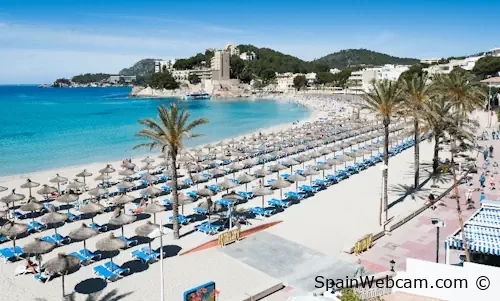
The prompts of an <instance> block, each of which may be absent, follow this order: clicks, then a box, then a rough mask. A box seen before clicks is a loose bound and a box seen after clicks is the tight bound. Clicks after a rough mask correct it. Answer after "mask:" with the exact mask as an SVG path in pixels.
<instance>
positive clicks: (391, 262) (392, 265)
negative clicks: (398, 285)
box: [389, 259, 396, 272]
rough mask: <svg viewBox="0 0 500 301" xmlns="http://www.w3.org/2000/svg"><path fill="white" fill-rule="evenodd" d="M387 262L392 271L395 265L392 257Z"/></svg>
mask: <svg viewBox="0 0 500 301" xmlns="http://www.w3.org/2000/svg"><path fill="white" fill-rule="evenodd" d="M389 264H390V265H391V272H394V266H395V265H396V262H395V261H394V259H391V261H389Z"/></svg>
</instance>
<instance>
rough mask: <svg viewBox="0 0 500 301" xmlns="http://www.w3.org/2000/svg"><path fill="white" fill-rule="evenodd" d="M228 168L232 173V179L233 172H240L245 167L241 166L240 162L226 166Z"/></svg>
mask: <svg viewBox="0 0 500 301" xmlns="http://www.w3.org/2000/svg"><path fill="white" fill-rule="evenodd" d="M228 168H229V169H230V170H231V172H232V173H233V178H234V177H235V172H237V171H238V170H242V169H243V168H245V165H243V164H242V163H240V162H233V163H232V164H230V165H229V166H228Z"/></svg>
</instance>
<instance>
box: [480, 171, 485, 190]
mask: <svg viewBox="0 0 500 301" xmlns="http://www.w3.org/2000/svg"><path fill="white" fill-rule="evenodd" d="M484 182H486V177H485V176H484V173H483V174H481V176H480V177H479V184H481V188H484V187H485V186H484Z"/></svg>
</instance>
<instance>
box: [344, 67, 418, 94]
mask: <svg viewBox="0 0 500 301" xmlns="http://www.w3.org/2000/svg"><path fill="white" fill-rule="evenodd" d="M408 68H409V67H408V66H405V65H391V64H387V65H384V66H382V67H374V68H365V69H363V70H358V71H354V72H352V73H351V76H350V77H349V79H348V82H349V90H350V91H351V92H352V93H362V92H368V91H369V90H370V88H371V86H372V81H373V80H384V79H386V80H392V81H396V80H398V79H399V76H401V73H403V72H405V71H407V70H408Z"/></svg>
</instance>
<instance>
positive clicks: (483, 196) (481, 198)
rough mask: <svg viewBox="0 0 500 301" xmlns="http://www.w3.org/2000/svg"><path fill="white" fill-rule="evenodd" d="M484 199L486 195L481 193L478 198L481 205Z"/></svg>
mask: <svg viewBox="0 0 500 301" xmlns="http://www.w3.org/2000/svg"><path fill="white" fill-rule="evenodd" d="M485 199H486V195H485V194H484V191H481V195H480V196H479V203H482V202H483V201H484V200H485Z"/></svg>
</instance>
